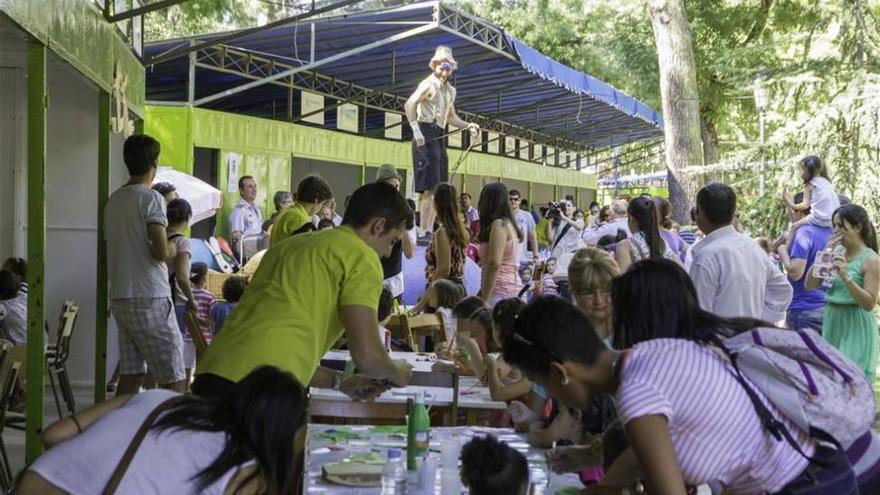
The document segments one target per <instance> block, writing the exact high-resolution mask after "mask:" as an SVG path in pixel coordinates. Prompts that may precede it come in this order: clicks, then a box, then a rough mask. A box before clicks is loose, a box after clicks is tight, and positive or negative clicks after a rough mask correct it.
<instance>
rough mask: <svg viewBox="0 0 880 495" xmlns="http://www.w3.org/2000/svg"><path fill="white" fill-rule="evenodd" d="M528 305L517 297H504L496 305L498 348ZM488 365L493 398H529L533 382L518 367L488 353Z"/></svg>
mask: <svg viewBox="0 0 880 495" xmlns="http://www.w3.org/2000/svg"><path fill="white" fill-rule="evenodd" d="M525 306H526V304H525V303H524V302H522V300H520V299H517V298H511V299H504V300H502V301H500V302H499V303H498V304H496V305H495V308H494V309H493V310H492V323H493V325H492V341H493V342H494V343H495V347H496V348H497V349H500V348H501V338H502V335H503V333H504V332H505V331H507V330H506V329H510V328H513V322H514V321H516V315H518V314H519V312H520V311H522V309H523V308H524V307H525ZM483 363H484V364H485V366H486V382H487V383H488V385H489V394H490V395H491V397H492V400H495V401H504V402H510V401H512V400H515V399H522V400H521V401H520V402H525V399H527V398H528V394H529V391H530V390H531V387H532V384H531V382H529V380H528V378H526V377H524V376H523V375H522V373H520V372H519V370H517V369H516V368H512V367H511V366H509V365H508V364H507V363H505V362H504V359H502V358H501V356H500V355H497V354H489V353H486V354H485V355H484V356H483Z"/></svg>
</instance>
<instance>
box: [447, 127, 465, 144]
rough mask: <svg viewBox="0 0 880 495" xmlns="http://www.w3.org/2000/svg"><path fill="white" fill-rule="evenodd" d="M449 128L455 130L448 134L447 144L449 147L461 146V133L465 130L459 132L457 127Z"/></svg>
mask: <svg viewBox="0 0 880 495" xmlns="http://www.w3.org/2000/svg"><path fill="white" fill-rule="evenodd" d="M450 130H453V131H455V132H453V133H452V134H450V135H449V144H448V146H449V147H450V148H461V135H462V134H464V133H465V132H467V131H461V132H459V131H458V130H457V129H450Z"/></svg>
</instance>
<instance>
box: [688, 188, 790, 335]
mask: <svg viewBox="0 0 880 495" xmlns="http://www.w3.org/2000/svg"><path fill="white" fill-rule="evenodd" d="M735 210H736V194H735V193H734V192H733V190H732V189H731V188H730V187H728V186H726V185H724V184H719V183H713V184H709V185H707V186H705V187H704V188H703V189H701V190H700V192H698V193H697V213H696V220H697V225H698V226H699V227H700V230H702V231H703V232H707V234H706V237H705V238H703V240H701V241H700V243H699V244H695V245H694V246H693V248H692V249H691V250H692V251H693V263H692V264H691V267H690V275H691V279H692V280H693V282H694V287H695V288H696V289H697V298H698V299H699V301H700V306H701V307H702V308H703V309H705V310H706V311H710V312H712V313H715V314H718V315H721V316H727V317H750V318H758V319H763V320H766V321H771V322H776V321H780V320H781V319H782V318H784V317H785V311H786V310H787V309H788V305H789V303H790V302H791V297H792V288H791V285H790V284H789V283H788V280H787V279H786V277H785V275H784V274H783V273H782V272H781V271H779V269H778V268H777V267H776V266H774V265H773V263H772V262H771V261H770V259H769V258H768V257H767V254H766V253H765V252H764V251H763V250H762V249H761V248H760V247H759V246H758V244H757V243H756V242H755V241H753V240H752V239H751V238H750V237H748V236H746V235H743V234H740V233H739V232H737V231H736V229H734V227H733V225H731V223H732V221H733V213H734V211H735Z"/></svg>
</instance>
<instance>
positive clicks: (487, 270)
mask: <svg viewBox="0 0 880 495" xmlns="http://www.w3.org/2000/svg"><path fill="white" fill-rule="evenodd" d="M478 209H479V212H480V235H479V236H477V239H478V240H479V242H480V262H481V263H482V265H483V270H482V273H481V275H480V295H481V297H482V299H483V300H484V301H486V302H488V303H489V305H490V306H494V305H495V303H496V302H498V301H500V300H502V299H507V298H509V297H516V296H517V295H518V294H519V291H520V289H522V282H521V281H520V279H519V258H520V253H519V249H520V243H521V242H522V240H523V236H524V234H523V232H522V231H521V230H520V229H519V226H517V224H516V218H514V216H513V210H511V209H510V200H509V198H508V193H507V187H506V186H505V185H504V184H502V183H500V182H490V183H488V184H486V185H485V186H483V191H482V192H481V193H480V200H479V202H478Z"/></svg>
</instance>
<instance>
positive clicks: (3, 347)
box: [0, 340, 21, 493]
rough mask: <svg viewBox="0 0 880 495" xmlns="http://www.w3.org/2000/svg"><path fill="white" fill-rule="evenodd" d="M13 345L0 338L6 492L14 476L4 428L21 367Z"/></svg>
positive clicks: (1, 478)
mask: <svg viewBox="0 0 880 495" xmlns="http://www.w3.org/2000/svg"><path fill="white" fill-rule="evenodd" d="M12 347H13V345H12V342H8V341H6V340H0V457H2V465H0V487H2V489H3V492H4V493H6V492H7V491H8V490H9V489H10V488H12V483H13V478H12V468H11V467H10V464H9V455H8V454H7V453H6V444H5V443H4V441H3V430H4V427H5V426H6V419H7V417H6V410H7V409H9V402H10V399H11V398H12V390H13V387H14V386H15V381H16V379H18V373H19V371H20V369H21V363H20V362H18V361H13V359H12Z"/></svg>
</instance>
